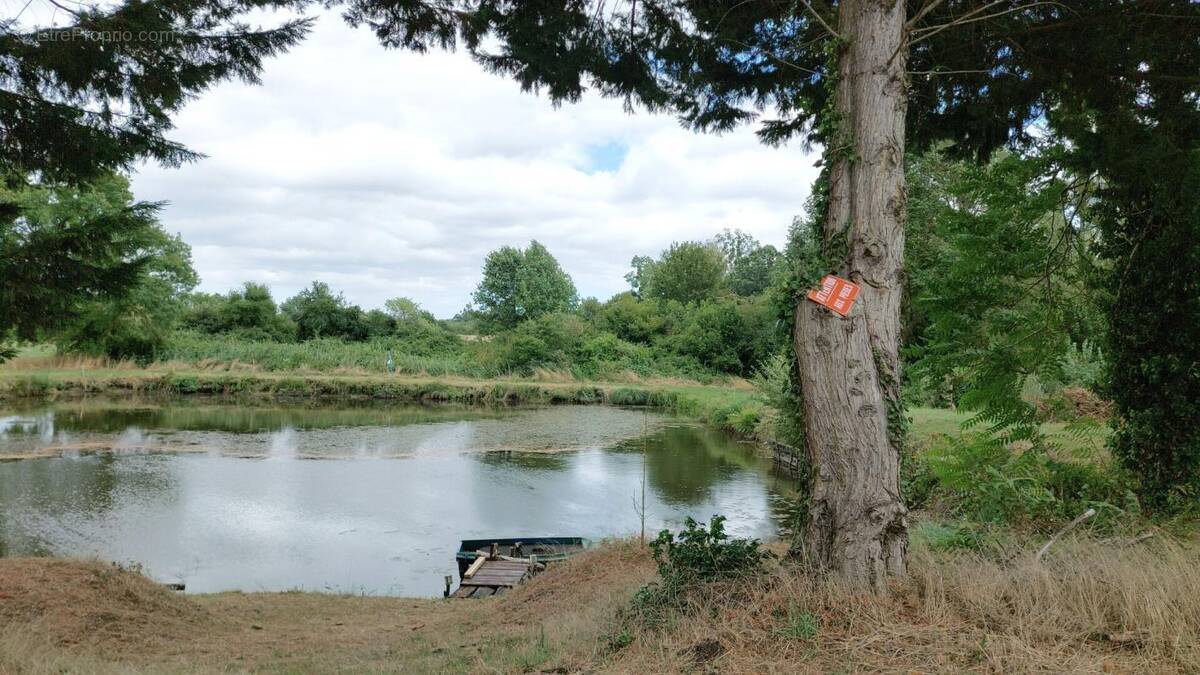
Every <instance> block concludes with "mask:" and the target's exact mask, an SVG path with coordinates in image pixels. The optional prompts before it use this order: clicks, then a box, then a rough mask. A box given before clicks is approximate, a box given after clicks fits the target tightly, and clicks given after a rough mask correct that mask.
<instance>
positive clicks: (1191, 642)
mask: <svg viewBox="0 0 1200 675" xmlns="http://www.w3.org/2000/svg"><path fill="white" fill-rule="evenodd" d="M910 572H911V578H910V579H909V580H908V581H906V582H905V583H903V584H899V585H897V586H896V587H895V588H894V589H893V594H892V595H891V596H890V597H888V598H877V597H873V596H864V595H860V594H855V593H852V592H849V591H847V590H846V589H843V588H839V587H837V586H836V585H833V584H829V583H818V582H813V581H812V580H809V579H807V578H806V577H804V576H802V575H799V574H797V573H795V572H794V571H789V570H786V569H781V570H778V571H777V572H776V573H774V574H772V575H769V576H768V577H766V578H764V579H762V580H760V581H758V582H755V583H752V584H747V583H730V584H723V585H718V586H714V587H713V588H711V589H709V591H708V592H707V593H704V594H701V595H700V596H698V597H696V598H694V599H693V600H692V603H693V608H692V611H690V612H687V616H686V618H681V619H679V620H678V621H676V622H675V624H674V626H673V627H672V628H671V629H670V630H667V631H665V632H664V633H662V634H660V635H654V636H642V637H641V638H640V639H638V640H637V641H635V642H634V643H633V645H631V646H630V647H627V648H626V649H625V650H623V651H622V652H621V653H619V654H618V656H617V657H616V658H615V659H614V661H613V663H612V664H611V666H612V668H613V669H614V670H618V671H629V672H632V671H634V670H638V669H641V668H642V667H646V668H648V669H649V670H650V671H664V672H667V671H670V672H677V671H683V670H687V669H688V668H693V667H696V666H697V665H700V664H698V663H697V657H696V650H695V647H696V646H697V645H703V644H704V643H706V642H712V641H715V642H716V643H717V644H719V645H720V652H721V654H720V656H719V657H717V658H716V659H715V661H713V663H712V664H711V665H713V666H716V667H718V668H719V669H720V670H722V671H726V672H739V673H740V672H747V673H748V672H755V673H769V672H797V671H799V672H834V671H840V672H912V671H916V672H999V673H1009V672H1022V673H1028V672H1042V673H1061V672H1122V673H1150V672H1155V673H1164V672H1197V671H1200V635H1198V631H1200V556H1197V554H1196V552H1194V551H1189V550H1187V549H1185V548H1182V547H1180V546H1178V545H1175V544H1171V543H1161V542H1160V543H1158V544H1155V545H1154V546H1142V547H1122V548H1117V547H1114V546H1113V545H1112V544H1109V543H1102V542H1098V541H1095V540H1084V541H1076V542H1072V543H1066V544H1063V545H1062V546H1061V548H1056V549H1055V551H1054V553H1052V555H1051V556H1050V557H1049V558H1048V559H1047V560H1046V561H1044V564H1039V563H1037V562H1035V561H1034V559H1033V556H1032V554H1029V553H1027V552H1026V553H1023V554H1022V555H1019V556H1017V557H1016V558H1015V559H1013V560H1011V561H1009V562H997V561H995V560H989V559H986V558H983V557H980V556H976V555H970V554H954V555H934V554H931V553H930V552H928V551H922V550H917V551H914V552H913V557H912V561H911V569H910ZM806 621H808V622H810V625H812V626H815V634H814V635H812V636H811V637H808V638H807V639H806V638H805V637H803V635H804V633H805V631H804V630H799V631H798V630H796V626H799V625H801V624H803V623H805V622H806ZM647 664H649V665H647Z"/></svg>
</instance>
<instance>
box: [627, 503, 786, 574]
mask: <svg viewBox="0 0 1200 675" xmlns="http://www.w3.org/2000/svg"><path fill="white" fill-rule="evenodd" d="M683 526H684V527H683V529H682V530H680V531H679V534H678V535H675V534H673V533H672V532H671V531H670V530H663V531H661V532H659V533H658V537H657V538H656V539H655V540H654V541H652V542H650V550H651V551H653V552H654V561H655V562H656V563H657V564H658V574H659V576H660V577H662V579H663V580H664V581H668V580H674V581H679V582H684V583H690V582H694V581H706V580H710V579H722V578H728V577H732V576H742V575H747V574H755V573H757V572H759V571H761V569H762V565H763V563H765V562H766V561H767V560H770V559H771V558H772V557H773V554H772V553H771V552H770V551H765V550H762V549H761V548H760V547H759V542H758V540H757V539H730V538H729V535H728V534H726V533H725V516H713V517H712V519H711V520H710V521H709V523H708V527H705V526H704V525H702V524H700V523H697V522H696V521H695V520H693V519H691V518H687V519H686V520H684V523H683Z"/></svg>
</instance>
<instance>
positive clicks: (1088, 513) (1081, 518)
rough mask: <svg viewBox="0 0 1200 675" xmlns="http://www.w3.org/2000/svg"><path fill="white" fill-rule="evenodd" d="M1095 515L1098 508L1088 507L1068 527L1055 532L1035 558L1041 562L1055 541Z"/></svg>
mask: <svg viewBox="0 0 1200 675" xmlns="http://www.w3.org/2000/svg"><path fill="white" fill-rule="evenodd" d="M1094 515H1096V509H1088V510H1087V511H1084V512H1083V513H1081V514H1079V515H1078V516H1076V517H1075V520H1072V521H1071V522H1069V523H1067V526H1066V527H1064V528H1063V529H1061V530H1059V531H1058V532H1055V533H1054V536H1053V537H1050V541H1048V542H1046V545H1045V546H1043V547H1042V548H1041V550H1040V551H1038V552H1037V557H1036V558H1034V560H1036V561H1037V562H1041V561H1042V556H1044V555H1046V551H1049V550H1050V547H1051V546H1053V545H1054V542H1056V541H1058V538H1059V537H1061V536H1063V535H1064V534H1066V533H1068V532H1070V531H1071V530H1073V529H1075V528H1076V527H1077V526H1078V525H1079V524H1080V523H1082V522H1083V521H1085V520H1087V519H1088V518H1091V517H1092V516H1094Z"/></svg>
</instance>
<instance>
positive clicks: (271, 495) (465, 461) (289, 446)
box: [0, 400, 795, 596]
mask: <svg viewBox="0 0 1200 675" xmlns="http://www.w3.org/2000/svg"><path fill="white" fill-rule="evenodd" d="M18 457H20V458H24V459H16V458H18ZM5 459H7V460H12V461H0V555H9V556H16V555H56V556H83V557H98V558H100V559H103V560H109V561H114V562H119V563H123V564H125V563H133V564H138V565H141V566H142V568H143V569H144V570H145V571H146V573H148V574H149V575H151V576H152V577H154V578H155V579H158V580H160V581H164V582H183V583H185V584H186V585H187V589H188V591H189V592H213V591H223V590H244V591H282V590H292V589H300V590H315V591H331V592H348V593H366V594H388V595H408V596H432V595H440V593H441V590H442V587H443V582H442V577H443V575H445V574H450V573H451V572H452V571H453V570H455V563H454V560H453V555H454V552H455V550H457V548H458V541H459V540H460V539H472V538H486V537H532V536H584V537H589V538H592V539H601V538H604V537H614V536H631V535H632V536H636V535H637V534H638V532H639V531H640V528H641V522H640V516H639V511H640V510H641V499H642V497H641V495H642V492H643V490H642V486H643V476H644V477H645V480H644V485H645V490H644V492H645V514H646V531H647V534H648V536H653V533H655V532H657V531H658V530H659V529H661V528H663V527H671V528H678V527H679V526H680V524H681V523H682V522H683V520H684V518H686V517H688V516H691V517H694V518H696V519H697V520H706V519H708V518H709V517H710V516H711V515H713V514H717V513H719V514H723V515H725V516H727V517H728V519H729V521H728V524H727V529H728V530H729V531H730V532H731V533H733V534H735V535H739V536H753V537H759V538H763V539H769V538H772V537H775V536H777V535H779V534H781V533H782V532H783V531H784V529H785V528H786V525H787V523H788V522H790V521H791V517H792V504H793V503H794V497H795V494H794V487H793V483H792V481H791V480H790V479H786V478H781V477H775V476H773V475H772V474H771V473H770V471H769V469H770V462H769V461H764V460H763V459H761V458H760V457H758V456H756V455H755V453H754V450H753V448H751V447H750V446H747V445H746V444H742V443H737V442H735V441H734V440H732V439H730V438H729V437H727V436H726V435H724V434H722V433H719V432H716V431H713V430H711V429H707V428H705V427H703V426H699V425H696V424H692V423H687V422H683V421H681V420H678V419H674V418H672V417H670V416H668V415H664V414H660V413H655V412H648V411H644V410H635V409H623V408H616V407H610V406H552V407H539V408H511V407H504V408H484V407H480V408H469V407H457V406H448V405H447V406H401V405H388V406H380V405H347V404H341V405H340V406H339V407H323V406H304V405H294V406H286V405H283V406H281V405H272V406H270V407H257V406H252V405H243V404H238V403H230V402H217V401H205V400H199V401H170V402H166V403H161V402H158V403H138V402H129V401H125V402H114V401H103V400H84V401H81V402H73V403H61V404H52V405H41V406H37V407H29V408H14V407H12V406H11V404H10V405H9V407H8V408H7V409H0V460H5Z"/></svg>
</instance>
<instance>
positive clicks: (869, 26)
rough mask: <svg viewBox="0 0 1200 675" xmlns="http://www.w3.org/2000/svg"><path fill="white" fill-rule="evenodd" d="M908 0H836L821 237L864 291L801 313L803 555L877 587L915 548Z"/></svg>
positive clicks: (900, 569) (842, 272) (899, 572)
mask: <svg viewBox="0 0 1200 675" xmlns="http://www.w3.org/2000/svg"><path fill="white" fill-rule="evenodd" d="M904 5H905V3H904V0H890V1H889V0H843V1H842V2H841V3H839V17H838V31H839V33H840V34H841V37H842V39H843V41H844V42H843V44H844V46H843V48H842V50H841V53H840V55H839V57H840V58H839V62H838V68H837V72H838V78H839V79H838V82H837V87H836V90H835V109H836V111H837V113H838V116H839V119H840V122H839V125H840V127H839V131H838V134H837V135H836V136H835V139H833V140H831V142H830V143H829V145H830V147H828V148H826V156H827V157H828V158H829V160H830V161H831V164H830V171H831V173H830V184H829V210H828V213H827V214H826V216H825V223H824V239H825V246H826V250H827V251H833V252H834V253H835V255H836V256H837V258H836V259H837V260H839V261H840V263H839V265H840V266H839V268H838V269H837V270H836V273H837V274H838V275H839V276H843V277H845V278H848V279H850V280H851V281H853V282H855V283H857V284H859V286H860V287H861V289H862V290H861V292H860V294H859V297H858V302H857V303H856V305H855V306H854V309H853V311H852V312H851V314H850V316H849V317H848V318H844V319H843V318H841V317H839V316H837V315H835V314H833V313H832V312H830V311H829V310H826V309H824V308H822V307H820V306H818V305H816V304H815V303H812V302H809V301H807V300H802V301H801V302H800V305H799V306H798V307H797V308H796V316H795V341H796V359H797V365H798V371H799V376H800V386H801V390H802V392H803V395H804V423H805V428H806V448H807V453H808V458H809V463H810V464H809V466H810V476H811V478H810V488H811V493H810V495H811V500H812V501H811V505H810V507H809V514H808V515H809V520H808V523H807V526H806V529H805V532H804V535H803V537H804V539H803V541H802V542H801V545H802V550H803V553H804V555H805V558H806V560H807V561H808V562H809V564H811V565H814V566H815V567H816V568H818V569H819V570H823V571H826V572H829V573H831V574H833V575H835V576H837V577H839V578H841V579H842V580H844V581H847V582H849V583H851V584H854V585H858V586H861V587H866V588H870V589H872V590H874V591H875V592H880V593H882V592H885V591H886V589H887V580H888V577H896V576H903V575H904V573H905V561H904V558H905V551H906V549H907V546H908V534H907V523H906V514H907V510H906V509H905V507H904V502H903V500H902V498H901V496H900V438H899V433H900V432H899V428H898V427H897V426H894V425H895V422H896V421H898V420H899V416H900V415H901V414H902V411H901V409H900V360H899V335H900V301H901V295H902V291H903V288H902V287H903V270H902V265H903V261H904V219H905V186H904V115H905V110H906V104H907V94H906V79H905V72H904V71H905V61H906V58H905V56H906V54H905V53H904V50H903V49H902V48H901V45H902V44H903V40H904V21H905V7H904ZM839 145H840V146H842V147H838V146H839ZM839 247H841V250H839ZM842 256H844V257H842ZM889 420H892V424H889Z"/></svg>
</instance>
